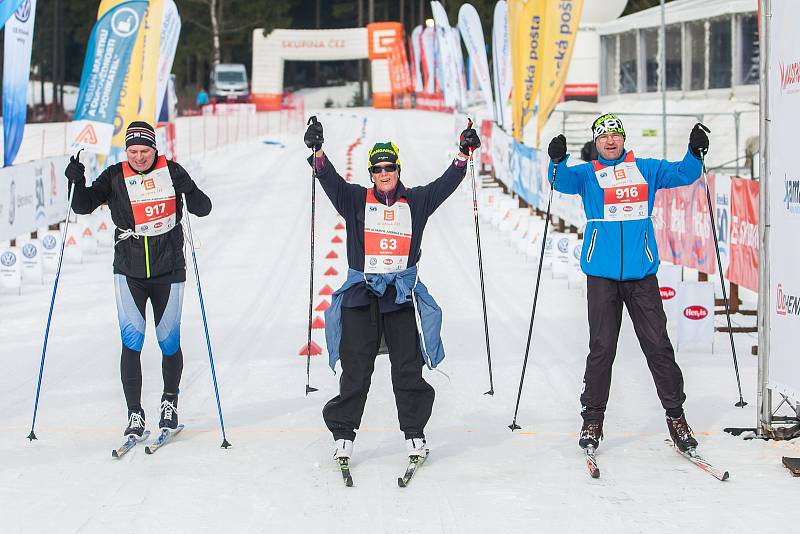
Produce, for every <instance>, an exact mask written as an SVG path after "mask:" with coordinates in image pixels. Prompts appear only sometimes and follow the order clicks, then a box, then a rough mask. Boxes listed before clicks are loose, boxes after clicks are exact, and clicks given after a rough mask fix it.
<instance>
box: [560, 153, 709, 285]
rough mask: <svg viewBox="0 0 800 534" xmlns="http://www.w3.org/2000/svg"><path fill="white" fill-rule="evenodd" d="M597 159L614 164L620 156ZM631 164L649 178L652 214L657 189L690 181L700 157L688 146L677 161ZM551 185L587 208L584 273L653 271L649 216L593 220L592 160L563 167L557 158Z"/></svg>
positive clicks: (636, 276)
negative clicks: (628, 219)
mask: <svg viewBox="0 0 800 534" xmlns="http://www.w3.org/2000/svg"><path fill="white" fill-rule="evenodd" d="M626 152H627V151H624V152H623V153H622V156H620V158H619V159H618V160H614V161H608V160H605V159H603V158H602V157H600V158H598V161H599V162H600V163H601V164H603V165H606V166H609V167H613V166H615V165H618V164H620V163H621V162H622V161H623V160H624V159H625V154H626ZM636 166H637V167H638V169H639V172H641V173H642V176H643V177H644V179H645V181H647V184H648V199H647V201H648V207H647V214H648V216H652V214H653V203H654V202H655V198H656V191H658V190H659V189H668V188H672V187H680V186H683V185H689V184H691V183H693V182H694V181H695V180H697V179H698V178H699V177H700V176H701V175H702V170H703V169H702V163H701V162H700V159H699V158H697V157H695V155H694V154H692V153H691V152H690V151H689V150H687V151H686V155H685V156H684V157H683V160H681V161H675V162H671V161H666V160H661V159H640V158H636ZM552 176H553V162H552V161H550V165H549V166H548V180H551V179H552ZM555 189H556V191H558V192H560V193H565V194H568V195H580V196H581V199H582V200H583V210H584V212H585V213H586V219H587V220H588V221H589V222H588V223H587V224H586V230H585V233H584V239H583V251H582V252H581V269H583V272H584V273H586V274H587V275H591V276H598V277H601V278H610V279H612V280H640V279H642V278H645V277H646V276H650V275H651V274H655V273H656V272H657V271H658V246H657V245H656V238H655V233H654V229H653V221H652V219H650V218H649V217H648V218H647V219H640V220H631V221H602V220H599V221H593V220H592V219H603V189H602V188H601V187H600V184H599V183H598V182H597V177H596V176H595V171H594V166H593V165H592V163H584V164H582V165H575V166H572V167H568V166H567V163H566V158H564V159H563V160H562V161H560V162H559V163H558V167H557V169H556V178H555Z"/></svg>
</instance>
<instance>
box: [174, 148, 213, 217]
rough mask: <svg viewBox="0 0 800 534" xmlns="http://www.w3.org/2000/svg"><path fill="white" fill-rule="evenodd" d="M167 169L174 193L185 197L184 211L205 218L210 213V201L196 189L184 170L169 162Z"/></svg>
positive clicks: (178, 165)
mask: <svg viewBox="0 0 800 534" xmlns="http://www.w3.org/2000/svg"><path fill="white" fill-rule="evenodd" d="M167 167H168V168H169V174H170V176H171V177H172V186H173V187H174V188H175V193H177V194H178V195H184V196H185V197H186V209H188V210H189V213H191V214H192V215H197V216H198V217H205V216H206V215H208V214H209V213H211V199H210V198H208V195H206V194H205V193H203V192H202V191H201V190H200V188H199V187H197V184H196V183H195V182H194V180H192V178H191V177H190V176H189V173H188V172H186V169H184V168H183V166H181V165H180V164H179V163H176V162H174V161H171V160H170V161H167Z"/></svg>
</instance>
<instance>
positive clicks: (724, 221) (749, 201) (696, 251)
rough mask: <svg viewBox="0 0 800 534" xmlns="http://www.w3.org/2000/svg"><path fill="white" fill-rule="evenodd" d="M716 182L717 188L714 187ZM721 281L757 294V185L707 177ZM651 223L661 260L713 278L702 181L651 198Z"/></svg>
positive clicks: (709, 231)
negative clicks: (720, 266)
mask: <svg viewBox="0 0 800 534" xmlns="http://www.w3.org/2000/svg"><path fill="white" fill-rule="evenodd" d="M718 180H719V182H720V188H717V187H716V185H717V184H716V182H717V181H718ZM708 182H709V186H710V188H711V196H712V198H714V211H715V217H716V219H715V222H716V224H717V235H718V238H719V245H720V254H721V256H722V259H723V269H725V270H726V272H725V277H726V278H727V279H728V280H729V281H730V282H731V283H734V284H738V285H740V286H742V287H746V288H747V289H750V290H752V291H758V248H759V235H758V182H755V181H753V180H748V179H744V178H731V177H728V176H715V175H713V174H709V175H708ZM653 218H654V227H655V234H656V241H657V242H658V252H659V255H660V257H661V259H662V260H664V261H667V262H670V263H674V264H676V265H683V266H685V267H690V268H692V269H697V270H698V271H700V272H704V273H707V274H714V273H715V272H716V265H717V260H716V256H715V254H716V251H715V250H714V237H713V235H712V233H711V219H710V217H709V214H708V199H707V198H706V193H705V189H704V188H703V183H702V181H698V182H696V183H694V184H692V185H689V186H686V187H679V188H676V189H662V190H660V191H658V193H656V203H655V206H653Z"/></svg>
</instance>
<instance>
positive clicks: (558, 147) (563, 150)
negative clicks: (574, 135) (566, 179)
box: [547, 134, 567, 164]
mask: <svg viewBox="0 0 800 534" xmlns="http://www.w3.org/2000/svg"><path fill="white" fill-rule="evenodd" d="M547 155H548V156H550V159H552V160H553V163H556V164H558V162H559V161H561V160H562V159H564V156H566V155H567V138H566V137H564V134H559V135H557V136H556V137H554V138H553V139H552V141H550V145H549V146H548V147H547Z"/></svg>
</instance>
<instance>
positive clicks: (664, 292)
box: [658, 286, 676, 300]
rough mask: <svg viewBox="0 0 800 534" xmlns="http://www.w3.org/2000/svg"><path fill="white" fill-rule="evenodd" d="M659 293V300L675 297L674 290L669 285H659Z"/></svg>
mask: <svg viewBox="0 0 800 534" xmlns="http://www.w3.org/2000/svg"><path fill="white" fill-rule="evenodd" d="M658 291H659V293H661V300H671V299H674V298H675V295H676V292H675V290H674V289H672V288H671V287H666V286H664V287H659V288H658Z"/></svg>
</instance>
